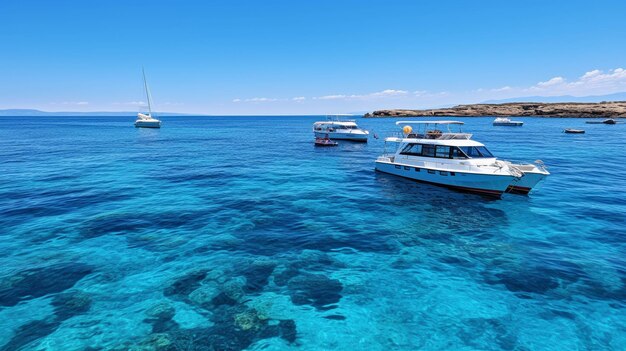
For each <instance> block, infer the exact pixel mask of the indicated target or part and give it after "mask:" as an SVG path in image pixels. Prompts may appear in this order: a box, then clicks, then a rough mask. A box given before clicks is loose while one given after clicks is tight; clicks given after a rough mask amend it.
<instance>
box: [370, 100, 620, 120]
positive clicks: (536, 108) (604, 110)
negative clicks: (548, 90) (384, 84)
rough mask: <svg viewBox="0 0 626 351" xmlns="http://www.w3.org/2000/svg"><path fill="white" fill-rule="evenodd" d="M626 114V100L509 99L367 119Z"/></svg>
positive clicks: (373, 115)
mask: <svg viewBox="0 0 626 351" xmlns="http://www.w3.org/2000/svg"><path fill="white" fill-rule="evenodd" d="M432 116H450V117H481V116H482V117H484V116H491V117H498V116H516V117H524V116H527V117H560V118H565V117H576V118H589V117H626V101H603V102H596V103H590V102H558V103H542V102H510V103H502V104H470V105H457V106H454V107H450V108H438V109H427V110H410V109H394V110H378V111H374V112H371V113H366V114H365V115H364V117H366V118H376V117H432Z"/></svg>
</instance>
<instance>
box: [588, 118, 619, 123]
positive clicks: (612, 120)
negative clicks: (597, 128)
mask: <svg viewBox="0 0 626 351" xmlns="http://www.w3.org/2000/svg"><path fill="white" fill-rule="evenodd" d="M586 123H587V124H617V121H616V120H614V119H613V118H607V119H605V120H603V121H587V122H586Z"/></svg>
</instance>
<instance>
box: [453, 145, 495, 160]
mask: <svg viewBox="0 0 626 351" xmlns="http://www.w3.org/2000/svg"><path fill="white" fill-rule="evenodd" d="M460 149H461V150H463V152H464V153H465V154H466V155H467V156H469V157H471V158H481V157H483V158H489V157H495V156H493V154H492V153H491V152H489V150H487V148H486V147H484V146H462V147H460Z"/></svg>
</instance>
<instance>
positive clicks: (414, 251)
mask: <svg viewBox="0 0 626 351" xmlns="http://www.w3.org/2000/svg"><path fill="white" fill-rule="evenodd" d="M316 119H317V118H315V117H228V118H226V117H171V118H164V122H163V128H162V129H161V130H149V129H135V128H133V127H132V119H130V118H118V117H112V118H103V117H98V118H85V117H82V118H70V117H67V118H58V117H57V118H42V117H34V118H22V117H20V118H0V320H1V321H2V325H3V327H2V328H0V350H2V351H5V350H16V349H20V348H22V349H24V350H99V349H102V350H111V349H114V350H128V349H132V350H208V349H211V348H213V349H232V350H239V349H248V350H261V349H267V350H283V349H285V350H287V349H294V350H295V349H299V350H318V349H335V350H414V349H424V350H442V349H454V350H500V349H504V350H565V349H567V350H571V349H579V350H585V349H587V350H599V349H602V350H605V349H613V350H623V349H626V264H625V260H626V259H625V257H626V229H625V228H626V214H625V213H626V194H625V192H624V189H623V184H624V180H625V179H626V152H625V151H624V145H625V142H626V137H625V136H626V125H625V124H619V125H614V126H606V125H584V121H582V120H579V119H534V118H526V119H524V121H525V126H524V127H522V128H507V127H492V126H491V124H490V123H491V120H492V119H491V118H466V119H463V120H464V121H465V122H466V124H467V125H466V128H465V129H466V130H467V131H470V132H473V133H474V135H475V139H477V140H479V141H482V142H484V143H486V144H487V146H488V147H489V148H490V150H491V151H492V152H494V153H495V154H496V155H498V156H499V157H502V158H504V159H514V160H526V161H534V160H535V159H542V160H543V161H544V162H545V163H546V165H547V166H548V167H549V170H550V171H551V172H552V175H551V176H550V177H548V179H547V180H546V181H545V182H544V183H543V184H542V185H541V187H540V189H539V190H538V191H536V192H534V193H533V194H532V195H531V196H529V197H522V196H514V195H508V196H505V197H504V198H503V199H502V200H487V199H484V198H482V197H479V196H476V195H471V194H463V193H458V192H454V191H451V190H447V189H443V188H438V187H433V186H430V185H424V184H419V183H415V182H411V181H408V180H404V179H400V178H396V177H393V176H390V175H385V174H380V173H376V172H374V171H373V168H374V164H373V160H374V159H375V157H376V156H377V155H378V154H380V153H382V151H383V144H384V143H383V142H382V141H380V140H373V139H372V140H371V142H370V143H369V144H353V143H348V142H344V143H341V144H340V146H339V147H337V148H315V147H314V146H313V143H312V133H311V130H310V129H311V124H312V123H313V122H314V121H315V120H316ZM394 121H395V120H393V119H363V120H360V121H359V123H360V125H362V126H363V127H365V128H368V129H370V130H372V131H373V132H374V133H377V134H379V135H380V136H384V135H386V134H387V132H391V131H392V130H394V131H395V128H394V127H395V126H394V123H393V122H394ZM566 127H582V128H584V129H586V130H587V134H584V135H567V134H563V133H561V131H562V130H563V129H564V128H566Z"/></svg>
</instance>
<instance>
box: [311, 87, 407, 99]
mask: <svg viewBox="0 0 626 351" xmlns="http://www.w3.org/2000/svg"><path fill="white" fill-rule="evenodd" d="M407 95H409V92H408V91H406V90H396V89H385V90H381V91H377V92H373V93H369V94H351V95H346V94H335V95H324V96H318V97H314V98H313V99H315V100H369V99H380V98H387V97H400V96H407Z"/></svg>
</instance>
